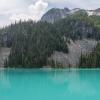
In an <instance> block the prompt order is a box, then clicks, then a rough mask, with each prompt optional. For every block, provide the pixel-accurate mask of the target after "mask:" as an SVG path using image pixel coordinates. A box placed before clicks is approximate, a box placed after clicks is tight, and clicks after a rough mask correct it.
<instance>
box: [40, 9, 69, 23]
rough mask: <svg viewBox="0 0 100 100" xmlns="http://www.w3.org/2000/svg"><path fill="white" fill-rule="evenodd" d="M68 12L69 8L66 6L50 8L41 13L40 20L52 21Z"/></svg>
mask: <svg viewBox="0 0 100 100" xmlns="http://www.w3.org/2000/svg"><path fill="white" fill-rule="evenodd" d="M69 12H70V10H69V9H68V8H64V9H59V8H52V9H50V10H49V11H48V12H47V13H46V14H44V15H43V17H42V18H41V21H47V22H50V23H54V22H55V21H57V20H60V19H62V18H65V17H66V16H67V15H68V14H69Z"/></svg>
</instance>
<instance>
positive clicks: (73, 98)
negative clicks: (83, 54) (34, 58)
mask: <svg viewBox="0 0 100 100" xmlns="http://www.w3.org/2000/svg"><path fill="white" fill-rule="evenodd" d="M0 100H100V70H1V71H0Z"/></svg>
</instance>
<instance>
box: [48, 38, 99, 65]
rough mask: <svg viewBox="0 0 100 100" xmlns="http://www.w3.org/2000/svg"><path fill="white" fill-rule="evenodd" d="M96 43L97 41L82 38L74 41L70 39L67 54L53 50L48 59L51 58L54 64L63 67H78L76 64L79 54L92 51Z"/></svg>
mask: <svg viewBox="0 0 100 100" xmlns="http://www.w3.org/2000/svg"><path fill="white" fill-rule="evenodd" d="M96 45H97V41H95V40H87V39H83V40H77V41H75V42H73V41H71V43H70V44H69V45H68V48H69V53H68V54H66V53H63V52H57V51H55V52H54V53H53V54H52V56H51V57H50V58H49V60H53V61H54V62H55V66H57V64H60V65H62V66H63V67H78V66H77V64H78V63H79V59H80V56H81V55H85V54H88V53H90V52H92V51H93V49H94V48H95V47H96Z"/></svg>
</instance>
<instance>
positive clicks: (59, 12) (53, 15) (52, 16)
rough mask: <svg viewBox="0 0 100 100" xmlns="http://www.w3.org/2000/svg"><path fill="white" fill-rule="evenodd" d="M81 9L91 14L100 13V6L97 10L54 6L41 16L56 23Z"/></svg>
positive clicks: (43, 19) (42, 19) (44, 19)
mask: <svg viewBox="0 0 100 100" xmlns="http://www.w3.org/2000/svg"><path fill="white" fill-rule="evenodd" d="M79 11H82V12H85V13H87V14H88V15H89V16H92V15H96V16H99V15H100V8H98V9H95V10H85V9H81V8H74V9H68V8H64V9H59V8H52V9H50V10H49V11H48V12H46V13H45V14H44V15H43V17H42V18H41V21H47V22H50V23H54V22H56V21H58V20H60V19H62V18H65V17H67V16H68V15H71V14H75V13H77V12H79Z"/></svg>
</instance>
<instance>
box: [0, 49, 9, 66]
mask: <svg viewBox="0 0 100 100" xmlns="http://www.w3.org/2000/svg"><path fill="white" fill-rule="evenodd" d="M9 54H10V48H6V47H1V48H0V67H3V66H4V61H5V60H6V59H7V58H8V56H9Z"/></svg>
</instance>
